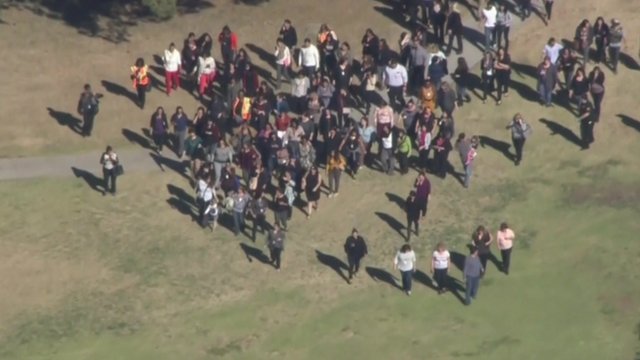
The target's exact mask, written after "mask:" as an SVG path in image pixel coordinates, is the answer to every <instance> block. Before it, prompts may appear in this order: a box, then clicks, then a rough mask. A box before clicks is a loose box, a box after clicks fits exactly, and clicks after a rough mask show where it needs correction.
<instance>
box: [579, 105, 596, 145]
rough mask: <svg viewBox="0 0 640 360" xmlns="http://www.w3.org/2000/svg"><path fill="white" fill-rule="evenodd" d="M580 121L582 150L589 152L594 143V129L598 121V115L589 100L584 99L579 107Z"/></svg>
mask: <svg viewBox="0 0 640 360" xmlns="http://www.w3.org/2000/svg"><path fill="white" fill-rule="evenodd" d="M578 114H579V115H578V120H579V121H580V139H581V140H582V150H587V149H588V148H589V146H590V145H591V144H592V143H593V142H594V140H595V139H594V138H593V127H594V125H595V123H596V121H597V117H596V113H595V111H594V110H593V106H591V103H590V102H589V100H587V99H584V100H582V101H581V102H580V104H579V106H578Z"/></svg>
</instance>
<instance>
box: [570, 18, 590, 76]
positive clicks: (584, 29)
mask: <svg viewBox="0 0 640 360" xmlns="http://www.w3.org/2000/svg"><path fill="white" fill-rule="evenodd" d="M574 40H575V43H576V48H577V49H578V50H579V51H580V53H581V54H582V66H583V67H586V66H587V63H588V62H589V51H591V44H592V43H593V27H592V26H591V23H590V22H589V20H587V19H584V20H582V21H581V22H580V25H578V27H577V28H576V32H575V37H574Z"/></svg>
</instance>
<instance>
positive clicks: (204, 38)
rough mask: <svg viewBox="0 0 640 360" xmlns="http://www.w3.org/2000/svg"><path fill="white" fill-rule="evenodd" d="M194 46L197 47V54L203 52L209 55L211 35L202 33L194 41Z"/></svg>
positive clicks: (211, 47) (211, 41) (211, 45)
mask: <svg viewBox="0 0 640 360" xmlns="http://www.w3.org/2000/svg"><path fill="white" fill-rule="evenodd" d="M196 45H197V46H198V54H203V53H205V52H208V53H211V50H213V39H212V38H211V34H209V33H203V34H202V35H200V37H199V38H198V39H197V40H196Z"/></svg>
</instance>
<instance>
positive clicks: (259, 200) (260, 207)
mask: <svg viewBox="0 0 640 360" xmlns="http://www.w3.org/2000/svg"><path fill="white" fill-rule="evenodd" d="M268 207H269V206H268V204H267V200H266V199H265V198H264V195H263V194H257V196H255V197H254V198H253V199H252V200H251V202H250V204H249V207H248V212H249V214H251V217H252V218H253V227H252V228H251V239H252V240H253V242H255V241H256V234H257V233H258V228H260V232H261V233H263V234H264V233H266V232H267V231H268V230H269V224H268V223H267V209H268Z"/></svg>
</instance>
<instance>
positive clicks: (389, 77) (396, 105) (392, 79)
mask: <svg viewBox="0 0 640 360" xmlns="http://www.w3.org/2000/svg"><path fill="white" fill-rule="evenodd" d="M408 80H409V79H408V77H407V69H405V67H404V66H402V65H400V64H398V61H397V60H396V59H391V61H390V62H389V65H387V67H386V68H385V70H384V83H385V85H386V86H387V88H388V89H389V91H388V93H389V94H388V95H389V103H390V104H391V107H392V108H393V109H394V110H395V111H400V109H402V108H403V107H404V106H405V100H404V95H403V94H404V93H406V91H407V84H408Z"/></svg>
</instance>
